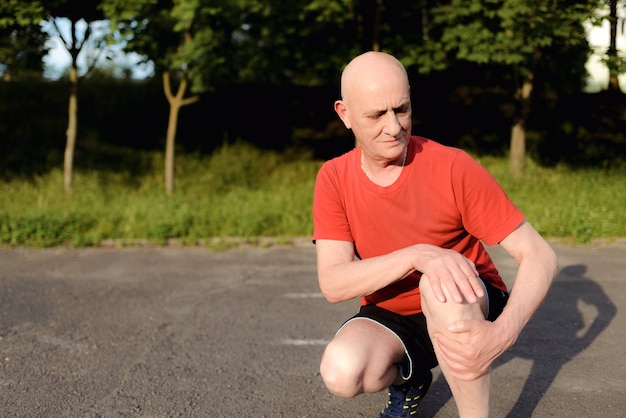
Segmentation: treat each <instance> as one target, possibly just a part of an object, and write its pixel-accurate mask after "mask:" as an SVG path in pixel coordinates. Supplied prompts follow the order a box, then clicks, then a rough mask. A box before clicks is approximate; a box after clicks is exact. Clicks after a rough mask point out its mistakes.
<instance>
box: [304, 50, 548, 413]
mask: <svg viewBox="0 0 626 418" xmlns="http://www.w3.org/2000/svg"><path fill="white" fill-rule="evenodd" d="M341 95H342V98H341V99H340V100H338V101H336V102H335V110H336V112H337V114H338V115H339V117H340V118H341V120H342V121H343V123H344V125H345V126H346V127H347V128H348V129H351V130H352V132H353V134H354V136H355V138H356V140H357V142H358V144H359V146H358V147H356V148H355V149H353V150H351V151H349V152H347V153H346V154H344V155H342V156H340V157H337V158H335V159H332V160H330V161H327V162H326V163H325V164H324V165H323V166H322V168H321V169H320V171H319V173H318V176H317V179H316V185H315V197H314V203H313V215H314V229H315V230H314V233H313V240H314V242H315V245H316V251H317V268H318V279H319V285H320V289H321V291H322V293H323V294H324V296H325V297H326V299H327V300H328V301H330V302H332V303H337V302H342V301H346V300H351V299H354V298H361V308H360V311H359V313H358V314H357V315H356V316H355V317H353V318H351V319H350V320H348V321H347V322H346V323H345V324H344V325H343V326H342V327H341V328H340V330H339V331H338V332H337V334H336V335H335V337H334V338H333V339H332V341H331V342H330V343H329V344H328V346H327V347H326V349H325V351H324V355H323V357H322V360H321V365H320V371H321V375H322V378H323V379H324V382H325V384H326V386H327V387H328V389H329V390H330V391H331V392H332V393H334V394H336V395H338V396H342V397H353V396H356V395H358V394H360V393H366V392H377V391H380V390H383V389H385V388H388V390H389V401H388V403H387V406H386V407H385V409H384V410H383V412H382V413H381V414H380V417H409V416H416V414H417V409H418V406H419V401H420V400H421V399H422V397H423V396H424V395H425V394H426V392H427V390H428V388H429V386H430V383H431V380H432V373H431V369H432V368H433V367H436V366H437V365H439V366H440V368H441V371H442V372H443V374H444V376H445V377H446V380H447V382H448V384H449V385H450V388H451V391H452V394H453V396H454V399H455V401H456V405H457V408H458V412H459V416H460V417H487V416H488V415H489V396H490V385H491V383H490V368H491V365H492V364H493V362H494V360H495V359H496V358H498V356H500V355H501V354H502V353H503V352H505V351H506V350H508V349H509V348H510V347H511V346H512V345H513V344H514V343H515V341H516V339H517V337H518V336H519V334H520V332H521V331H522V329H523V328H524V326H525V325H526V323H527V322H528V321H529V320H530V318H531V317H532V316H533V314H534V313H535V311H536V310H537V309H538V307H539V306H540V304H541V303H542V301H543V300H544V298H545V296H546V294H547V292H548V289H549V287H550V285H551V283H552V280H553V279H554V277H555V276H556V273H557V270H558V261H557V258H556V255H555V253H554V251H553V250H552V248H551V247H550V246H549V245H548V244H547V243H546V242H545V241H544V239H543V238H542V237H541V236H540V235H539V234H538V233H537V232H536V231H535V229H534V228H533V227H532V226H531V224H530V223H528V221H526V220H525V219H524V215H523V214H522V213H521V212H520V211H519V210H518V209H517V208H516V207H515V206H514V204H513V203H512V202H511V201H510V200H509V199H508V198H507V196H506V194H505V192H504V191H503V190H502V189H501V188H500V187H499V185H498V184H497V183H496V181H495V180H494V179H493V177H492V176H491V175H490V174H489V173H488V172H487V171H486V170H484V169H483V168H482V167H481V166H480V165H479V164H478V163H477V162H476V161H474V160H473V159H472V158H471V157H470V156H469V155H468V154H467V153H465V152H463V151H461V150H459V149H456V148H452V147H445V146H443V145H440V144H438V143H436V142H434V141H431V140H428V139H426V138H421V137H417V136H411V100H410V87H409V82H408V77H407V74H406V71H405V69H404V67H403V66H402V64H401V63H400V62H399V61H398V60H397V59H395V58H394V57H392V56H391V55H388V54H384V53H380V52H368V53H365V54H363V55H360V56H358V57H356V58H355V59H354V60H352V61H351V62H350V63H349V64H348V65H347V66H346V68H345V70H344V71H343V73H342V76H341ZM451 122H453V121H451ZM481 242H485V243H486V244H487V245H495V244H497V243H498V244H500V245H501V246H502V247H503V248H504V249H505V250H506V251H507V252H508V253H509V254H510V255H511V256H512V257H513V258H514V259H515V260H516V261H517V262H518V263H519V269H518V272H517V275H516V278H515V283H514V286H513V289H512V291H511V296H510V298H509V294H508V292H507V288H506V286H505V284H504V282H503V281H502V279H501V277H500V276H499V274H498V271H497V270H496V268H495V266H494V264H493V262H492V261H491V259H490V257H489V255H488V253H487V252H486V251H485V248H484V247H483V244H482V243H481ZM505 305H506V310H504V311H503V309H504V306H505ZM426 324H428V326H426Z"/></svg>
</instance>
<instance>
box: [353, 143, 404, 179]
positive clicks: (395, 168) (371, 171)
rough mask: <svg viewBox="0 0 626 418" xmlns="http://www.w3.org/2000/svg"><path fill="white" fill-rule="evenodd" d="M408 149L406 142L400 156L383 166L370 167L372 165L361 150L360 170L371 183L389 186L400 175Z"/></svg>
mask: <svg viewBox="0 0 626 418" xmlns="http://www.w3.org/2000/svg"><path fill="white" fill-rule="evenodd" d="M408 150H409V146H408V144H407V146H406V147H405V148H404V152H403V153H402V156H401V157H400V158H399V159H397V160H395V161H393V162H391V163H389V164H387V165H385V166H384V167H381V166H378V165H375V166H373V167H372V165H371V164H369V163H368V161H367V160H366V159H365V154H364V153H363V150H361V170H363V172H364V173H365V175H366V176H367V178H369V179H370V180H371V181H372V182H373V183H375V184H377V185H379V186H382V187H386V186H390V185H391V184H393V183H394V182H395V181H396V180H397V179H398V178H399V177H400V174H401V173H402V168H403V167H404V165H405V164H406V158H407V153H408Z"/></svg>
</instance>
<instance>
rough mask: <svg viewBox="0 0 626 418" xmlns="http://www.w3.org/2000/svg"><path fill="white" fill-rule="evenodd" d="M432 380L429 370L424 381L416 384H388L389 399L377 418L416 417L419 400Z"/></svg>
mask: <svg viewBox="0 0 626 418" xmlns="http://www.w3.org/2000/svg"><path fill="white" fill-rule="evenodd" d="M432 380H433V374H432V373H431V372H430V370H429V371H428V374H427V376H426V379H425V380H424V382H423V383H422V384H420V385H418V386H411V385H410V384H404V385H401V386H393V385H391V386H389V392H388V394H389V400H388V401H387V406H385V409H384V410H383V411H382V412H381V413H380V415H379V418H405V417H416V416H417V410H418V409H419V406H420V401H421V400H422V398H423V397H424V396H425V395H426V392H428V389H429V388H430V384H431V382H432Z"/></svg>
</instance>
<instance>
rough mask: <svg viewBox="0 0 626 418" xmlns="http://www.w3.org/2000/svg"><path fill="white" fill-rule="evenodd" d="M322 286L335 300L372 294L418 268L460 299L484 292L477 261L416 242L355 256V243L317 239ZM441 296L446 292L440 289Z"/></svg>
mask: <svg viewBox="0 0 626 418" xmlns="http://www.w3.org/2000/svg"><path fill="white" fill-rule="evenodd" d="M316 249H317V271H318V280H319V284H320V289H321V290H322V293H323V294H324V296H325V297H326V299H328V300H329V301H330V302H332V303H336V302H341V301H345V300H350V299H354V298H358V297H362V296H365V295H369V294H371V293H373V292H375V291H377V290H378V289H381V288H383V287H385V286H388V285H389V284H391V283H394V282H396V281H398V280H401V279H403V278H405V277H407V276H408V275H409V274H411V273H412V272H414V271H415V270H417V271H421V272H422V273H426V274H428V275H429V276H430V277H432V278H434V279H436V280H437V283H443V284H445V285H446V287H447V288H448V289H453V290H450V293H451V294H453V297H454V298H455V300H457V301H459V302H460V301H462V300H463V298H462V296H461V294H463V296H464V297H465V299H466V300H468V301H475V300H476V299H477V298H478V297H481V296H483V288H482V284H480V282H479V281H478V279H477V277H478V273H477V271H476V268H475V266H474V264H473V263H472V262H471V261H470V260H468V259H467V258H465V257H463V256H462V255H461V254H459V253H457V252H456V251H452V250H447V249H443V248H439V247H436V246H433V245H427V244H417V245H413V246H410V247H407V248H403V249H400V250H397V251H394V252H391V253H389V254H386V255H382V256H378V257H372V258H368V259H365V260H355V254H354V244H353V243H351V242H347V241H334V240H317V242H316ZM439 291H440V294H441V297H442V298H443V292H441V289H439Z"/></svg>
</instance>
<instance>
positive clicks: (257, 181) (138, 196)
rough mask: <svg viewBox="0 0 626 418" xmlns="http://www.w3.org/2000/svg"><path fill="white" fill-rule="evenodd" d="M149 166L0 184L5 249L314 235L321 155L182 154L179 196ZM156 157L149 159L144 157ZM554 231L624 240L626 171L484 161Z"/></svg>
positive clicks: (536, 220)
mask: <svg viewBox="0 0 626 418" xmlns="http://www.w3.org/2000/svg"><path fill="white" fill-rule="evenodd" d="M138 158H140V159H141V161H142V166H145V167H147V169H146V170H144V171H143V172H140V173H139V174H131V173H130V172H127V171H110V170H103V169H98V170H84V169H83V170H77V171H76V172H75V178H74V188H73V192H72V193H71V195H66V194H65V193H64V192H63V187H62V184H63V179H62V172H61V170H60V169H59V170H56V171H52V172H50V173H47V174H46V175H43V176H41V177H38V178H36V179H34V180H21V179H13V180H11V181H7V182H4V183H2V184H0V187H1V192H0V207H1V208H2V209H1V211H0V245H2V246H27V247H53V246H62V245H63V246H74V247H84V246H99V245H103V243H106V242H111V241H112V242H115V243H116V245H137V244H138V243H141V244H145V243H149V244H155V245H161V244H164V243H166V242H169V241H170V240H172V239H175V240H176V242H179V243H181V244H183V245H197V244H203V245H207V246H211V247H214V248H218V249H221V248H225V247H228V246H231V245H236V243H238V242H240V240H241V239H244V240H246V242H249V243H252V244H257V245H267V244H266V243H267V241H266V240H264V238H265V237H274V239H275V240H277V241H278V242H282V243H288V242H290V240H291V239H292V238H294V237H308V236H310V235H311V233H312V230H313V227H312V216H311V203H312V198H313V186H314V182H315V175H316V173H317V170H318V169H319V167H320V165H321V161H313V160H311V159H310V158H309V156H308V155H306V154H302V153H297V152H286V153H280V154H279V153H276V152H270V151H261V150H258V149H256V148H253V147H251V146H248V145H242V144H239V145H227V146H223V147H222V148H220V149H218V150H217V151H216V152H214V153H213V154H212V155H211V156H208V157H207V156H199V155H179V156H178V157H177V161H176V167H177V171H176V185H175V192H174V194H173V195H171V196H168V195H166V194H165V192H164V179H163V169H162V166H163V161H162V155H161V154H159V153H152V154H149V153H142V154H141V155H139V154H138ZM146 161H148V163H146ZM480 162H481V163H482V164H483V165H484V166H485V167H486V168H487V169H488V170H489V171H491V172H492V173H493V174H494V176H495V177H496V179H498V181H499V182H500V184H501V185H502V186H503V188H504V189H505V190H506V191H507V193H508V194H509V196H510V197H511V199H512V200H513V201H515V202H516V204H517V205H518V206H519V208H520V209H521V210H522V211H524V213H525V214H526V216H527V217H528V219H529V220H530V221H531V222H532V223H533V224H534V225H535V227H536V228H537V229H538V230H539V231H540V232H541V233H542V234H543V235H544V236H546V237H549V238H559V239H563V240H567V241H570V242H572V243H579V244H586V243H589V242H591V241H592V240H594V239H603V240H608V241H611V240H613V239H618V238H622V237H626V215H625V214H624V208H625V207H626V181H625V180H626V169H624V168H613V169H600V168H598V169H585V170H572V169H568V168H566V167H556V168H545V167H540V166H537V165H534V164H532V162H531V161H529V163H528V165H527V170H526V174H525V177H524V178H523V179H522V180H521V181H512V180H511V179H510V178H509V176H508V162H507V161H506V160H505V159H502V158H480Z"/></svg>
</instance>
